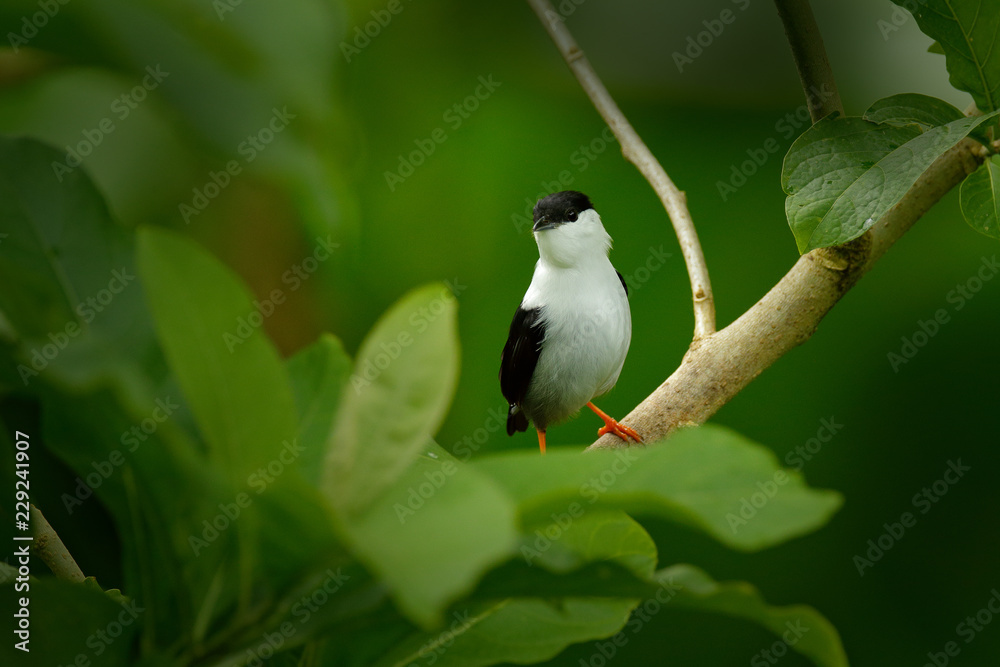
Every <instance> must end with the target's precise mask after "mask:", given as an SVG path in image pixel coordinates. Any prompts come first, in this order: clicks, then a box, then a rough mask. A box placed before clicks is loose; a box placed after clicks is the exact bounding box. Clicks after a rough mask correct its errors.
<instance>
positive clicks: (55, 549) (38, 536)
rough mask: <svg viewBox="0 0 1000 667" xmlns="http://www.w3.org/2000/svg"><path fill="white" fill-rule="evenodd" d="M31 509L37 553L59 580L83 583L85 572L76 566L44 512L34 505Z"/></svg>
mask: <svg viewBox="0 0 1000 667" xmlns="http://www.w3.org/2000/svg"><path fill="white" fill-rule="evenodd" d="M30 509H31V525H32V526H33V527H34V530H33V532H34V534H35V542H34V549H35V553H36V554H38V557H39V558H41V559H42V561H43V562H44V563H45V564H46V565H48V566H49V569H50V570H52V574H54V575H56V577H57V578H59V579H65V580H67V581H75V582H77V583H79V582H81V581H83V580H84V579H85V577H84V576H83V570H81V569H80V566H79V565H77V564H76V560H74V559H73V556H72V554H70V552H69V549H67V548H66V545H65V544H63V541H62V540H61V539H59V535H58V534H57V533H56V531H55V529H54V528H53V527H52V525H51V524H50V523H49V522H48V520H47V519H46V518H45V516H44V515H43V514H42V511H41V510H40V509H38V508H37V507H35V506H34V505H32V506H31V508H30Z"/></svg>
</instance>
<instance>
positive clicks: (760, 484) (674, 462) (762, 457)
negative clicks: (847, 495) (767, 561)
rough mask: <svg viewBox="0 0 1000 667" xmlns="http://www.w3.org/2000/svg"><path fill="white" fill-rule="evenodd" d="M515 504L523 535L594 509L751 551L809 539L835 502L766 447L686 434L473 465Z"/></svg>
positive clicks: (731, 437) (719, 432)
mask: <svg viewBox="0 0 1000 667" xmlns="http://www.w3.org/2000/svg"><path fill="white" fill-rule="evenodd" d="M470 465H471V466H472V467H473V468H474V469H475V470H478V471H479V472H482V473H484V474H486V475H489V476H490V477H492V478H493V479H495V480H496V481H497V482H499V483H500V484H501V485H502V486H503V487H504V488H505V489H506V490H507V492H508V493H509V494H510V495H511V496H513V497H514V498H515V499H516V500H517V503H518V508H519V510H520V513H521V517H522V522H523V524H524V525H525V526H529V527H534V526H536V525H540V524H544V523H548V522H551V521H552V517H553V516H562V515H566V514H569V515H570V516H572V515H574V514H580V513H586V512H589V511H592V509H621V510H625V511H627V512H629V513H631V514H633V515H637V516H640V517H641V516H643V515H646V516H658V517H662V518H665V519H668V520H671V521H676V522H678V523H682V524H684V525H687V526H690V527H692V528H694V529H696V530H699V531H702V532H705V533H707V534H708V535H710V536H712V537H714V538H715V539H717V540H719V541H720V542H722V543H723V544H726V545H728V546H730V547H733V548H736V549H741V550H746V551H753V550H757V549H762V548H764V547H767V546H772V545H774V544H778V543H780V542H783V541H786V540H788V539H791V538H793V537H796V536H798V535H802V534H804V533H807V532H810V531H812V530H815V529H816V528H818V527H820V526H822V525H823V524H824V523H826V521H827V520H828V519H829V518H830V516H831V515H832V514H833V512H834V511H836V510H837V508H838V507H839V506H840V504H841V498H840V495H839V494H837V493H835V492H833V491H820V490H815V489H810V488H807V487H806V486H805V483H804V482H803V480H802V476H801V475H800V474H799V473H798V472H796V471H792V470H784V469H782V468H781V467H780V466H779V465H778V461H777V459H776V458H775V456H774V454H773V453H772V452H771V451H770V450H768V449H767V448H765V447H762V446H761V445H758V444H756V443H753V442H751V441H750V440H747V439H746V438H744V437H743V436H741V435H739V434H738V433H735V432H733V431H731V430H729V429H726V428H723V427H721V426H713V425H706V426H701V427H699V428H696V429H686V430H684V431H681V432H680V433H677V434H676V435H675V436H673V437H672V438H671V439H670V440H669V442H667V443H664V444H663V445H661V446H656V447H649V448H640V447H635V448H631V449H626V450H618V451H616V452H593V453H590V454H587V455H586V456H580V455H579V454H578V453H577V452H573V451H559V450H555V451H552V452H550V453H549V455H547V456H545V457H544V458H543V457H540V456H537V455H529V454H528V453H526V452H510V453H503V454H497V455H493V456H485V457H482V458H480V459H477V460H476V461H475V462H474V463H472V464H470Z"/></svg>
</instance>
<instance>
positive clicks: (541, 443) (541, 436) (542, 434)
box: [538, 431, 545, 456]
mask: <svg viewBox="0 0 1000 667" xmlns="http://www.w3.org/2000/svg"><path fill="white" fill-rule="evenodd" d="M538 449H540V450H541V451H542V456H545V431H539V432H538Z"/></svg>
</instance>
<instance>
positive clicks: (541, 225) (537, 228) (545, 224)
mask: <svg viewBox="0 0 1000 667" xmlns="http://www.w3.org/2000/svg"><path fill="white" fill-rule="evenodd" d="M555 226H556V223H555V222H553V221H552V220H550V219H549V218H547V217H542V218H539V219H538V222H536V223H535V225H534V226H533V227H532V228H531V231H533V232H541V231H544V230H546V229H552V228H553V227H555Z"/></svg>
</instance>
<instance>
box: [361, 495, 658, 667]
mask: <svg viewBox="0 0 1000 667" xmlns="http://www.w3.org/2000/svg"><path fill="white" fill-rule="evenodd" d="M557 529H558V530H559V531H560V535H561V540H560V547H561V549H560V553H559V554H558V555H557V554H556V553H554V552H553V551H549V550H546V551H545V552H544V553H542V554H541V555H540V556H539V560H538V562H539V563H541V564H542V566H543V567H545V568H546V569H550V570H565V569H573V568H575V567H577V566H579V565H580V564H582V563H584V562H594V561H609V562H615V563H618V564H620V565H623V566H624V567H625V568H627V570H628V571H629V572H630V573H631V574H632V575H633V577H635V578H637V579H640V580H645V581H650V580H651V578H652V576H653V571H654V569H655V567H656V546H655V545H654V544H653V540H652V539H651V538H650V537H649V535H648V534H647V533H646V531H645V530H643V529H642V527H641V526H639V525H638V524H637V523H636V522H635V521H633V520H632V519H630V518H629V517H628V516H626V515H624V514H622V513H620V512H593V513H591V514H588V515H585V516H581V517H580V518H579V520H574V521H570V522H569V523H567V524H565V525H563V526H561V527H557ZM567 558H569V560H567ZM569 561H575V562H572V563H571V562H569ZM574 579H575V583H576V590H577V595H578V596H580V595H581V594H584V593H587V594H589V595H590V596H591V599H584V598H583V597H571V598H565V599H559V600H558V601H556V600H555V597H556V596H554V595H549V591H547V590H546V589H545V588H536V589H534V591H532V592H531V593H529V595H531V596H532V597H534V598H549V599H529V598H528V597H518V598H506V599H500V600H494V601H482V602H472V603H467V604H465V605H463V604H461V603H460V604H458V605H456V606H455V607H454V609H455V611H453V613H452V614H451V615H450V616H449V617H447V618H446V626H445V627H444V628H443V629H440V630H435V631H431V632H418V633H415V634H414V635H413V636H411V637H410V638H408V639H407V640H405V641H403V642H401V643H400V644H399V645H398V646H397V647H395V649H394V650H392V651H391V652H390V653H389V654H387V655H385V656H384V657H383V658H382V659H381V660H380V661H379V662H378V663H377V665H378V666H379V667H389V666H390V665H391V666H393V667H403V666H404V665H409V664H412V663H417V664H420V663H426V662H427V661H429V660H431V659H432V658H433V659H434V660H435V661H436V663H437V664H438V665H441V666H447V665H456V666H461V665H467V666H468V667H475V666H477V665H492V664H496V663H499V662H514V663H518V664H533V663H538V662H542V661H544V660H548V659H550V658H552V657H554V656H555V655H557V654H558V653H559V652H560V651H562V650H563V649H564V648H566V647H567V646H568V645H570V644H573V643H576V642H580V641H585V640H588V639H594V638H597V637H607V636H608V635H611V634H613V633H615V632H617V631H618V630H620V629H621V627H622V626H623V625H624V624H625V621H626V620H627V618H628V614H629V611H631V609H632V608H633V607H635V605H636V603H637V602H638V600H636V599H628V598H619V599H615V598H613V597H605V596H602V595H601V594H600V593H599V592H595V591H592V590H591V587H590V586H589V584H591V583H597V585H600V584H599V583H598V582H594V581H593V580H587V579H585V578H583V577H577V578H574ZM543 581H544V580H543ZM521 592H522V593H523V592H524V591H523V590H522V591H521ZM602 597H604V599H601V598H602ZM444 649H447V650H444Z"/></svg>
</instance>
